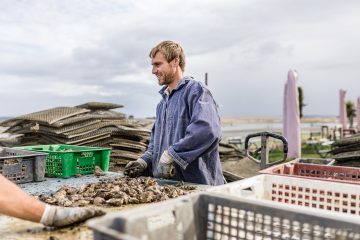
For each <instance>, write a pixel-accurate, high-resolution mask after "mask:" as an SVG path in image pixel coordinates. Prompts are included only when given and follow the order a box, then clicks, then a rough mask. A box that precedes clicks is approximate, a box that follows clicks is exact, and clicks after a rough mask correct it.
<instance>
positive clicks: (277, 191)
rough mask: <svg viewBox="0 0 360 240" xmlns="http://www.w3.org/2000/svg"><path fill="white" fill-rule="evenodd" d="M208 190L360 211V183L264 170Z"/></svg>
mask: <svg viewBox="0 0 360 240" xmlns="http://www.w3.org/2000/svg"><path fill="white" fill-rule="evenodd" d="M207 191H210V192H215V193H221V194H222V195H231V196H235V197H245V198H252V199H259V200H265V201H272V202H278V203H281V204H290V205H297V206H304V207H311V208H316V209H324V210H328V211H334V212H339V213H345V214H352V215H358V216H359V215H360V185H354V184H346V183H338V182H331V183H329V182H327V181H320V180H311V179H302V178H295V177H287V176H279V175H268V174H263V175H257V176H254V177H251V178H247V179H244V180H240V181H237V182H232V183H229V184H225V185H222V186H217V187H213V188H209V189H208V190H207Z"/></svg>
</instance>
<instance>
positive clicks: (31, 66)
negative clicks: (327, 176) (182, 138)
mask: <svg viewBox="0 0 360 240" xmlns="http://www.w3.org/2000/svg"><path fill="white" fill-rule="evenodd" d="M359 7H360V3H358V1H347V2H346V4H344V3H342V2H340V1H335V0H330V1H325V0H320V1H316V2H314V1H310V0H304V1H284V0H270V1H265V0H256V1H253V0H245V1H236V0H224V1H221V2H219V1H216V0H209V1H190V0H183V1H166V0H160V1H157V2H156V4H154V2H151V1H146V0H139V1H117V0H107V1H102V0H94V1H86V2H84V1H81V0H63V1H56V0H50V1H40V0H33V1H15V2H14V1H10V0H4V1H1V2H0V8H1V9H2V14H1V15H0V84H1V86H2V87H1V88H0V93H1V94H2V95H1V96H0V107H1V109H2V111H3V114H4V115H13V114H16V113H18V112H26V111H28V112H32V111H33V109H35V108H36V109H38V108H39V107H47V106H48V105H50V104H53V105H64V104H70V105H71V104H74V105H76V104H79V103H81V101H87V100H89V99H91V100H96V101H101V100H103V101H115V102H119V103H122V104H126V105H125V108H124V111H127V113H129V114H135V115H141V116H149V115H153V113H154V112H155V107H156V103H157V101H158V99H159V95H158V93H157V91H158V90H159V86H158V85H157V82H156V79H155V78H154V77H153V76H152V75H151V68H150V59H149V57H148V53H149V51H150V49H151V48H152V47H153V46H154V45H155V44H157V43H158V42H160V41H162V40H167V39H170V40H176V41H178V42H179V43H181V44H182V46H183V47H184V49H185V53H186V55H187V66H186V69H187V70H186V75H194V76H195V77H197V78H198V80H203V78H204V73H205V72H208V73H209V84H210V85H209V87H210V89H211V90H212V91H213V92H214V96H215V98H216V99H217V101H218V102H219V104H220V105H221V106H222V108H221V112H222V114H223V115H224V116H225V115H233V116H234V115H280V114H281V109H282V92H283V84H284V83H285V81H286V75H287V71H288V70H289V69H290V68H295V69H297V70H298V71H299V73H300V81H299V84H300V85H302V86H303V87H304V93H305V101H307V104H308V106H307V107H306V108H305V114H317V113H321V114H326V115H331V114H333V115H336V114H337V100H338V99H337V91H338V89H339V88H345V89H349V91H348V97H349V98H355V97H356V96H357V94H358V93H357V92H356V90H355V89H360V81H358V80H357V77H358V76H359V74H360V70H358V67H357V65H358V56H359V54H360V47H359V45H358V42H359V41H360V31H359V30H357V28H349V27H345V26H357V25H359V24H360V16H359V14H358V9H359ZM324 86H326V89H325V88H324ZM11 93H19V94H21V97H19V98H18V100H19V101H24V102H22V103H21V104H19V105H18V106H17V107H9V106H7V104H8V102H7V101H6V97H9V96H10V95H11ZM34 95H36V97H34ZM26 96H27V97H26ZM319 96H320V97H319ZM49 98H51V100H49ZM26 99H32V101H31V102H29V101H26ZM5 103H6V104H5ZM45 103H46V104H48V105H45ZM4 105H6V106H4ZM12 105H13V106H15V104H14V103H12ZM127 106H128V107H127Z"/></svg>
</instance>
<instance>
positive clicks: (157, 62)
mask: <svg viewBox="0 0 360 240" xmlns="http://www.w3.org/2000/svg"><path fill="white" fill-rule="evenodd" d="M151 65H152V74H154V75H155V76H156V77H157V79H158V82H159V85H160V86H162V85H169V84H171V83H172V82H173V81H174V79H175V71H176V68H174V67H173V66H172V65H171V62H170V63H168V62H167V61H166V59H165V57H164V55H163V54H162V53H161V52H157V53H156V54H155V56H154V57H153V58H152V59H151Z"/></svg>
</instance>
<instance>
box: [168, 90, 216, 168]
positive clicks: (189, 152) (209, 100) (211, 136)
mask: <svg viewBox="0 0 360 240" xmlns="http://www.w3.org/2000/svg"><path fill="white" fill-rule="evenodd" d="M189 105H190V106H189V107H190V111H192V113H191V118H190V124H189V125H188V126H187V128H186V132H185V136H184V137H183V138H182V139H180V140H179V141H177V142H176V143H174V144H173V145H171V146H170V147H169V153H170V155H171V156H172V157H173V158H174V161H175V162H176V163H178V164H179V166H180V167H181V168H182V169H184V170H185V169H186V167H187V166H188V165H189V164H190V163H191V162H192V161H194V160H196V159H197V158H198V157H200V156H201V155H203V154H204V153H206V152H208V151H211V150H213V149H214V148H216V147H217V146H218V143H219V141H220V139H221V127H220V117H219V115H218V112H217V106H216V103H215V101H214V99H213V97H212V95H211V93H210V92H209V90H208V89H206V88H204V87H203V88H200V89H197V90H196V91H195V92H193V93H192V94H191V95H190V96H189Z"/></svg>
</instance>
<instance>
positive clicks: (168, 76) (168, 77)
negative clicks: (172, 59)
mask: <svg viewBox="0 0 360 240" xmlns="http://www.w3.org/2000/svg"><path fill="white" fill-rule="evenodd" d="M160 78H161V79H159V85H160V86H164V85H167V86H168V85H169V84H171V83H172V82H173V81H174V80H175V74H173V73H171V72H169V73H164V74H163V76H161V77H160ZM161 80H162V81H161Z"/></svg>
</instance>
